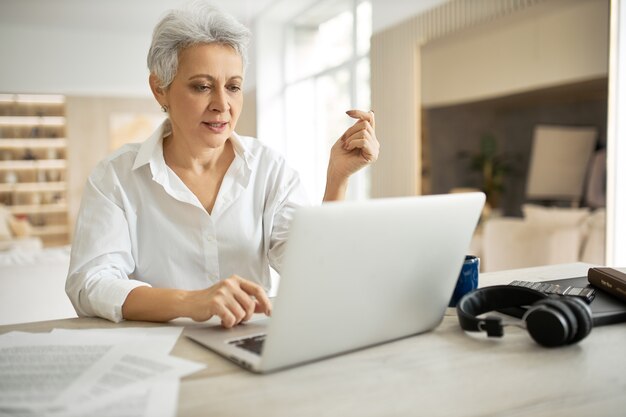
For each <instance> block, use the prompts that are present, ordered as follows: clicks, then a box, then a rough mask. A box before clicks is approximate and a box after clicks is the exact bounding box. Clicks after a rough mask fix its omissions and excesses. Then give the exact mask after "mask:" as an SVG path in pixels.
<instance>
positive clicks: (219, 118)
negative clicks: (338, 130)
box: [66, 3, 379, 327]
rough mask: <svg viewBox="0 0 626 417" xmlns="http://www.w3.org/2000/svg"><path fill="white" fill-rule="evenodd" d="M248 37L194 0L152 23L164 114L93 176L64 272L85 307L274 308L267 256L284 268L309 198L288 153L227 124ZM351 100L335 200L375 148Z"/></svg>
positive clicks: (174, 310)
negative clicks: (298, 213)
mask: <svg viewBox="0 0 626 417" xmlns="http://www.w3.org/2000/svg"><path fill="white" fill-rule="evenodd" d="M248 37H249V32H248V30H247V29H246V28H245V27H244V26H242V25H241V24H240V23H238V22H237V21H236V20H234V19H233V18H232V17H230V16H229V15H225V14H223V13H222V12H220V11H218V10H216V9H213V8H211V7H210V6H207V5H204V4H201V3H195V5H194V6H192V7H191V8H186V9H181V10H173V11H171V12H169V13H168V14H167V15H166V16H165V17H164V18H163V19H162V20H161V22H160V23H159V24H158V25H157V26H156V28H155V30H154V34H153V39H152V45H151V47H150V51H149V53H148V68H149V70H150V78H149V82H150V87H151V89H152V92H153V94H154V97H155V98H156V100H157V101H158V103H159V105H160V106H161V108H162V110H163V111H164V112H166V113H167V116H168V119H167V120H166V121H165V122H164V123H163V124H162V125H161V126H160V127H159V128H158V129H157V131H156V132H154V134H153V135H152V136H151V137H150V138H148V139H147V140H146V141H145V142H143V143H141V144H132V145H126V146H124V147H122V148H121V149H119V150H118V151H117V152H115V153H113V154H112V155H110V156H109V157H108V158H106V159H105V160H104V161H102V162H101V163H100V164H99V165H98V166H97V167H96V169H95V170H94V171H93V173H92V174H91V176H90V177H89V180H88V182H87V185H86V188H85V191H84V195H83V200H82V204H81V209H80V213H79V216H78V220H77V224H76V231H75V237H74V242H73V244H72V255H71V264H70V269H69V274H68V278H67V284H66V291H67V294H68V296H69V297H70V299H71V301H72V303H73V304H74V307H75V309H76V311H77V313H78V314H79V315H81V316H100V317H104V318H107V319H109V320H112V321H116V322H117V321H120V320H122V319H127V320H148V321H168V320H171V319H174V318H177V317H190V318H192V319H194V320H197V321H204V320H207V319H209V318H210V317H212V316H214V315H217V316H218V317H219V318H220V319H221V322H222V325H223V326H225V327H231V326H234V325H236V324H238V323H240V322H242V321H245V320H248V319H250V317H251V316H252V314H253V313H255V312H257V313H265V314H270V312H271V304H270V301H269V300H268V297H267V295H266V290H269V287H270V266H271V267H274V268H275V269H277V270H278V271H280V265H281V259H282V255H283V251H284V246H285V242H286V239H287V235H288V231H289V225H290V222H291V219H292V217H293V213H294V210H295V209H296V208H297V207H298V206H301V205H303V204H306V203H307V202H306V199H305V197H304V192H303V190H302V186H301V184H300V181H299V178H298V175H297V173H296V172H295V171H293V170H292V169H290V168H289V167H288V166H287V165H286V163H285V161H284V160H283V158H281V157H280V156H279V155H278V154H277V153H275V152H273V151H272V150H271V149H270V148H268V147H266V146H265V145H263V144H262V143H260V142H259V141H258V140H255V139H253V138H249V137H242V136H239V135H237V134H236V133H235V126H236V124H237V120H238V118H239V115H240V113H241V109H242V105H243V95H242V88H243V82H244V67H245V60H246V44H247V40H248ZM347 113H348V115H349V116H351V117H353V118H355V119H357V120H356V122H355V123H354V125H353V126H351V127H350V128H349V129H348V130H347V131H346V132H345V133H344V134H343V135H342V136H341V138H340V139H339V140H338V141H337V142H336V143H335V145H334V146H333V148H332V150H331V156H330V162H329V166H328V176H327V184H326V192H325V196H324V201H330V200H340V199H342V198H343V197H344V194H345V190H346V187H347V184H348V177H349V176H350V175H351V174H353V173H354V172H356V171H357V170H359V169H360V168H362V167H364V166H366V165H367V164H370V163H372V162H374V161H375V160H376V159H377V157H378V149H379V145H378V141H377V139H376V135H375V132H374V114H373V113H371V112H362V111H357V110H352V111H348V112H347ZM303 128H305V127H303ZM242 277H243V278H242Z"/></svg>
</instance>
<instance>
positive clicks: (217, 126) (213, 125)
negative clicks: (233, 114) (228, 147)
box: [202, 122, 228, 132]
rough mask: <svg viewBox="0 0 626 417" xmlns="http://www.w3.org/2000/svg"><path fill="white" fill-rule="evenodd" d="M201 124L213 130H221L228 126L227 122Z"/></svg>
mask: <svg viewBox="0 0 626 417" xmlns="http://www.w3.org/2000/svg"><path fill="white" fill-rule="evenodd" d="M202 124H203V125H204V126H205V127H207V128H208V129H209V130H211V131H214V132H223V131H224V130H225V129H226V126H228V122H202Z"/></svg>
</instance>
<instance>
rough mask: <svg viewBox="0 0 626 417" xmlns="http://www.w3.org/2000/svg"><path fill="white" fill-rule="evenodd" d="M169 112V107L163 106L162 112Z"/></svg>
mask: <svg viewBox="0 0 626 417" xmlns="http://www.w3.org/2000/svg"><path fill="white" fill-rule="evenodd" d="M168 110H169V109H168V108H167V105H166V104H161V111H162V112H163V113H167V111H168Z"/></svg>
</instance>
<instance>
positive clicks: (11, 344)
mask: <svg viewBox="0 0 626 417" xmlns="http://www.w3.org/2000/svg"><path fill="white" fill-rule="evenodd" d="M181 332H182V328H180V327H156V328H154V327H152V328H124V329H102V330H100V329H89V330H65V329H55V330H53V331H52V332H50V333H24V332H11V333H7V334H4V335H0V416H3V415H11V416H23V417H30V416H32V415H50V416H61V415H63V416H65V415H75V416H79V415H99V416H100V415H107V416H109V415H110V416H122V415H125V416H144V415H145V416H151V415H159V416H161V415H162V416H174V415H175V413H176V407H177V399H178V386H179V379H180V378H181V377H182V376H185V375H188V374H190V373H193V372H196V371H198V370H200V369H202V368H204V365H203V364H199V363H195V362H191V361H187V360H184V359H180V358H177V357H173V356H169V355H168V354H167V353H168V352H170V351H171V349H172V348H173V346H174V345H175V343H176V341H177V340H178V338H179V337H180V334H181ZM105 412H106V414H105Z"/></svg>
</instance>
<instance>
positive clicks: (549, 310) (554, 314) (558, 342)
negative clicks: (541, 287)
mask: <svg viewBox="0 0 626 417" xmlns="http://www.w3.org/2000/svg"><path fill="white" fill-rule="evenodd" d="M525 321H526V329H527V330H528V333H530V336H531V337H532V338H533V340H535V342H537V343H539V344H540V345H542V346H545V347H557V346H563V345H566V344H568V343H571V341H572V339H573V338H574V336H575V335H576V334H577V333H578V324H577V321H576V316H575V315H574V313H573V312H572V311H571V310H570V308H569V307H568V306H567V305H566V304H563V303H562V302H561V301H560V300H555V299H551V298H547V299H544V300H540V301H538V302H536V303H535V304H533V305H532V306H531V307H530V309H529V310H528V312H527V313H526V315H525Z"/></svg>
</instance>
